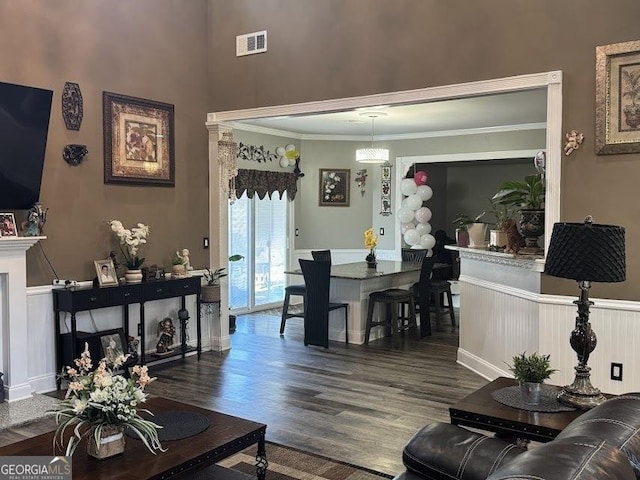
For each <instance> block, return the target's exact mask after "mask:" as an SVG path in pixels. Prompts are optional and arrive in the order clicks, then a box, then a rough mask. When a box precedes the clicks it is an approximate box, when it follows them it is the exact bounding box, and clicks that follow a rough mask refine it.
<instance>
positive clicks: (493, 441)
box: [402, 423, 525, 480]
mask: <svg viewBox="0 0 640 480" xmlns="http://www.w3.org/2000/svg"><path fill="white" fill-rule="evenodd" d="M524 451H525V450H524V449H522V448H520V447H517V446H516V445H513V444H511V443H507V442H505V441H504V440H500V439H498V438H493V437H487V436H486V435H482V434H479V433H475V432H471V431H469V430H466V429H464V428H461V427H458V426H456V425H451V424H448V423H433V424H431V425H427V426H426V427H424V428H423V429H421V430H420V431H418V433H416V434H415V435H414V436H413V438H412V439H411V440H409V443H408V444H407V445H406V446H405V448H404V450H403V452H402V460H403V462H404V464H405V466H406V467H407V470H408V471H409V472H412V473H415V474H418V475H420V476H421V477H422V478H426V479H430V480H440V479H446V480H451V479H460V480H485V479H486V478H487V477H488V476H489V475H490V474H491V473H493V472H494V471H495V470H496V469H498V468H499V467H500V466H501V465H503V464H505V463H507V462H509V461H510V460H511V459H513V458H515V457H517V456H518V455H520V454H522V453H523V452H524ZM408 478H411V477H408Z"/></svg>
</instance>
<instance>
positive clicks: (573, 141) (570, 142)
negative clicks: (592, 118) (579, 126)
mask: <svg viewBox="0 0 640 480" xmlns="http://www.w3.org/2000/svg"><path fill="white" fill-rule="evenodd" d="M565 136H566V137H567V143H565V144H564V154H565V155H571V154H572V153H573V151H574V150H578V149H579V148H580V145H582V142H583V141H584V133H579V132H577V131H575V130H571V131H570V132H569V133H566V134H565Z"/></svg>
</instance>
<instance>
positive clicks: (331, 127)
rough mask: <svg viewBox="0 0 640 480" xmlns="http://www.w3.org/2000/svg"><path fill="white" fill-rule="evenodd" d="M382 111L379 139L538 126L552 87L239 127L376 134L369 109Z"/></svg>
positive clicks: (302, 133)
mask: <svg viewBox="0 0 640 480" xmlns="http://www.w3.org/2000/svg"><path fill="white" fill-rule="evenodd" d="M372 111H373V112H381V113H383V114H386V115H383V116H380V117H377V118H375V120H374V122H375V123H374V128H375V138H376V140H390V139H394V138H396V139H397V138H419V137H425V136H435V135H438V134H440V135H442V134H444V133H446V132H455V131H460V130H466V131H468V130H477V129H491V130H494V131H499V130H513V129H538V128H544V125H545V124H546V120H547V91H546V88H543V89H536V90H526V91H521V92H509V93H501V94H494V95H483V96H477V97H470V98H460V99H453V100H440V101H435V102H430V103H420V104H411V105H397V106H384V105H381V106H377V107H370V108H366V109H357V110H349V111H341V112H332V113H322V114H310V115H299V116H286V117H271V118H260V119H249V120H239V121H235V122H233V124H234V128H238V129H240V130H249V131H256V132H263V133H269V134H275V135H288V136H291V137H294V138H301V139H313V138H318V137H323V138H325V139H326V137H340V138H342V137H346V138H342V139H344V140H355V139H364V138H371V130H372V121H371V118H370V116H369V115H368V113H369V112H372Z"/></svg>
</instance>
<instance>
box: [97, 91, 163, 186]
mask: <svg viewBox="0 0 640 480" xmlns="http://www.w3.org/2000/svg"><path fill="white" fill-rule="evenodd" d="M102 108H103V127H104V183H126V184H138V185H160V186H165V187H173V186H174V185H175V159H174V132H173V105H170V104H168V103H161V102H154V101H152V100H145V99H143V98H135V97H128V96H125V95H118V94H116V93H109V92H103V94H102Z"/></svg>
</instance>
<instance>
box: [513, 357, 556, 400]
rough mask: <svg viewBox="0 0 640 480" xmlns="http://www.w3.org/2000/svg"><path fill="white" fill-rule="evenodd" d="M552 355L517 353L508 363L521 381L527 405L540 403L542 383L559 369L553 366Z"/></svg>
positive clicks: (521, 390)
mask: <svg viewBox="0 0 640 480" xmlns="http://www.w3.org/2000/svg"><path fill="white" fill-rule="evenodd" d="M549 357H550V355H538V354H537V353H535V352H534V353H532V354H531V355H527V352H523V353H521V354H519V355H515V356H514V357H513V359H512V362H513V364H512V365H508V366H509V370H511V372H512V373H513V376H514V377H515V379H516V380H518V381H519V382H520V393H521V394H522V399H523V400H524V402H525V403H526V404H527V405H538V404H539V403H540V399H541V396H542V383H543V382H544V381H545V380H546V379H548V378H549V377H550V376H551V375H552V374H553V373H554V372H556V371H557V370H556V369H554V368H551V361H550V360H549Z"/></svg>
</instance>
